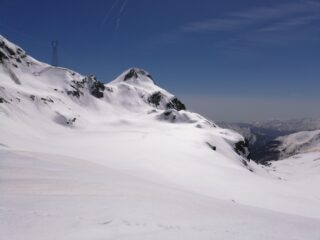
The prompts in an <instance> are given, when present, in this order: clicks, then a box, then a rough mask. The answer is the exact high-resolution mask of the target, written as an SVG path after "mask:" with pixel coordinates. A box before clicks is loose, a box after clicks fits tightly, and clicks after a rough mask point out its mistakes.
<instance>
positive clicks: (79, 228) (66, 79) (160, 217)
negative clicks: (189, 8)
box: [0, 37, 320, 240]
mask: <svg viewBox="0 0 320 240" xmlns="http://www.w3.org/2000/svg"><path fill="white" fill-rule="evenodd" d="M247 155H248V152H247V149H246V143H245V141H244V138H243V137H242V136H241V135H239V134H237V133H236V132H234V131H232V130H228V129H223V128H220V127H218V126H216V125H215V124H214V123H213V122H211V121H208V120H207V119H205V118H204V117H202V116H201V115H199V114H196V113H192V112H189V111H187V110H186V106H185V105H184V104H183V103H182V102H181V101H180V100H179V99H178V98H177V97H175V96H174V95H172V94H171V93H169V92H167V91H166V90H164V89H162V88H160V87H158V86H157V85H156V84H155V81H154V80H153V79H152V77H151V75H150V74H149V73H148V72H146V71H145V70H142V69H138V68H132V69H129V70H127V71H125V72H124V73H123V74H121V75H120V76H119V77H118V78H116V79H115V80H114V81H112V82H110V83H108V84H102V83H101V82H100V81H98V80H97V79H96V77H94V76H82V75H81V74H79V73H76V72H74V71H72V70H69V69H65V68H60V67H52V66H50V65H48V64H44V63H41V62H39V61H37V60H35V59H33V58H32V57H30V56H29V55H27V54H26V53H25V52H24V50H22V49H21V48H19V47H17V46H16V45H14V44H12V43H10V42H9V41H7V40H6V39H4V38H3V37H1V38H0V192H1V195H0V232H1V236H4V238H5V239H13V240H18V239H23V240H26V239H27V240H28V239H32V240H35V239H41V240H43V239H90V240H92V239H212V238H216V239H319V236H320V230H319V229H318V228H317V226H319V225H320V208H319V204H320V190H319V188H318V187H317V186H318V182H319V177H318V176H319V174H318V173H316V172H314V177H313V178H310V179H309V181H302V180H299V179H301V178H298V180H297V179H294V180H290V179H287V178H285V177H282V175H283V174H284V173H283V172H284V171H285V169H286V168H285V166H284V167H281V171H277V170H275V171H274V169H273V168H270V167H264V166H259V165H256V164H255V163H254V162H252V161H249V160H247V159H246V156H247ZM313 160H314V159H312V161H313ZM310 161H311V160H310ZM279 168H280V167H279ZM275 169H276V168H275ZM290 169H291V167H289V168H287V170H288V171H290ZM315 171H317V170H315ZM299 174H301V173H299Z"/></svg>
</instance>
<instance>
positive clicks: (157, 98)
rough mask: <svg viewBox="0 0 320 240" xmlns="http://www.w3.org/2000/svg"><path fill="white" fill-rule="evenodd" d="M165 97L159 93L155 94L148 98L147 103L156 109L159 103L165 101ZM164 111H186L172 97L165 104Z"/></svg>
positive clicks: (178, 101) (183, 106)
mask: <svg viewBox="0 0 320 240" xmlns="http://www.w3.org/2000/svg"><path fill="white" fill-rule="evenodd" d="M165 99H166V96H165V95H164V94H162V93H161V92H159V91H158V92H155V93H153V94H152V95H151V96H149V97H148V102H149V103H150V104H153V105H154V106H156V107H158V106H159V105H160V103H161V101H165ZM165 106H166V109H175V110H177V111H181V110H186V106H185V105H184V104H183V103H182V102H181V101H180V100H179V99H178V98H177V97H173V98H171V99H169V101H168V102H167V103H166V105H165Z"/></svg>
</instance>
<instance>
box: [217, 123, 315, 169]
mask: <svg viewBox="0 0 320 240" xmlns="http://www.w3.org/2000/svg"><path fill="white" fill-rule="evenodd" d="M218 124H219V126H221V127H225V128H230V129H233V130H235V131H237V132H239V133H240V134H242V135H243V136H244V137H245V138H246V139H247V140H248V142H249V149H250V153H251V154H250V157H251V158H252V159H253V160H254V161H256V162H258V163H267V162H269V161H271V160H279V159H283V158H286V157H289V156H292V155H294V154H295V153H297V152H299V151H291V152H290V153H289V152H285V151H284V149H285V147H284V146H283V145H284V141H285V139H292V138H293V139H295V138H294V136H297V135H295V134H293V133H299V132H304V133H300V134H301V135H312V136H313V135H314V134H316V133H317V131H315V130H319V129H320V119H311V118H305V119H293V120H272V121H266V122H254V123H224V122H219V123H218ZM308 131H309V133H307V132H308ZM308 140H310V145H312V144H314V143H315V141H314V138H306V139H305V141H308ZM287 144H288V143H287ZM290 144H291V145H295V143H294V142H290ZM305 144H307V143H306V142H305Z"/></svg>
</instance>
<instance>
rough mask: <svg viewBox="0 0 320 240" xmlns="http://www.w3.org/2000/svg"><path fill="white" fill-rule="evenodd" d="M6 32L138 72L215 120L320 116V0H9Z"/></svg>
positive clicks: (72, 63)
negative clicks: (131, 68)
mask: <svg viewBox="0 0 320 240" xmlns="http://www.w3.org/2000/svg"><path fill="white" fill-rule="evenodd" d="M0 6H1V7H0V34H2V35H3V36H5V37H7V38H8V39H9V40H11V41H13V42H15V43H17V44H18V45H20V46H22V47H23V48H24V49H25V50H26V51H27V52H28V53H30V55H32V56H33V57H35V58H37V59H39V60H42V61H46V62H50V61H51V47H50V42H51V40H58V41H59V42H60V45H59V62H60V65H61V66H65V67H68V68H72V69H74V70H77V71H79V72H80V73H83V74H96V75H97V77H98V79H100V80H101V81H103V82H109V81H111V80H112V79H114V78H115V77H116V76H117V75H119V74H120V73H121V72H122V71H123V70H125V69H127V68H129V67H132V66H136V67H141V68H144V69H146V70H147V71H149V72H150V73H151V74H152V75H153V77H154V78H155V80H156V82H157V84H158V85H160V86H161V87H163V88H165V89H167V90H169V91H170V92H172V93H174V94H176V95H178V97H180V98H182V99H183V100H184V101H185V102H186V103H187V106H188V105H189V106H190V108H191V110H195V111H198V112H201V113H202V114H204V115H206V116H208V117H210V118H212V119H215V120H227V121H255V120H263V119H272V118H280V119H283V118H300V117H320V94H319V91H320V1H319V0H300V1H295V0H289V1H286V0H283V1H279V0H277V1H276V0H242V1H239V0H224V1H215V0H188V1H182V0H64V1H61V0H55V1H48V0H28V1H22V0H19V1H18V0H0Z"/></svg>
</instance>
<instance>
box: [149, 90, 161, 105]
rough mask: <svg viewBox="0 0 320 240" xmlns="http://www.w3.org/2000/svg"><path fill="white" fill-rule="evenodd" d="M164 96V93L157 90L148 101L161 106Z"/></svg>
mask: <svg viewBox="0 0 320 240" xmlns="http://www.w3.org/2000/svg"><path fill="white" fill-rule="evenodd" d="M162 98H163V94H162V93H161V92H155V93H153V94H152V95H151V96H150V97H148V102H149V103H151V104H154V105H155V106H159V104H160V101H161V99H162Z"/></svg>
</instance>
